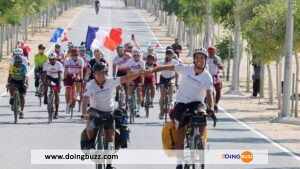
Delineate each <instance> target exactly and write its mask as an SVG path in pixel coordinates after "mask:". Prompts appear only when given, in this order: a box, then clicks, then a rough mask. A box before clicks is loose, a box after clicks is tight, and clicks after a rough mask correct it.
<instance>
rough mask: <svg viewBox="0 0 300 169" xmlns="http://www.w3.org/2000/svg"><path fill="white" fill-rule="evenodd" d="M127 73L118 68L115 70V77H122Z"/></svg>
mask: <svg viewBox="0 0 300 169" xmlns="http://www.w3.org/2000/svg"><path fill="white" fill-rule="evenodd" d="M126 75H127V71H122V70H119V71H117V77H123V76H126Z"/></svg>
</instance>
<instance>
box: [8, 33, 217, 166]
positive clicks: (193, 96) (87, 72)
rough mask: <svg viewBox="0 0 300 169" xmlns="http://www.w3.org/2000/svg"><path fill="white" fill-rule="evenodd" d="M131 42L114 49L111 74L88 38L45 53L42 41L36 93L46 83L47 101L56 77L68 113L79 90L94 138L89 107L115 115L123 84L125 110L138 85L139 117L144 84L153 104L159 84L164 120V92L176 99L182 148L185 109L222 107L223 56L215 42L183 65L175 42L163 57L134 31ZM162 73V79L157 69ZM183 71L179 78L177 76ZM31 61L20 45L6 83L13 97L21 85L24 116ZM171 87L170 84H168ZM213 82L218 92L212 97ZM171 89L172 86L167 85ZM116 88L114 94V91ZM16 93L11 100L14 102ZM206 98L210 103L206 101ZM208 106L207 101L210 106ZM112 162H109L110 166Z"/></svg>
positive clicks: (109, 132)
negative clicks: (139, 40)
mask: <svg viewBox="0 0 300 169" xmlns="http://www.w3.org/2000/svg"><path fill="white" fill-rule="evenodd" d="M132 41H133V42H134V44H135V48H136V49H134V45H133V44H132V43H131V42H128V43H125V44H124V45H119V46H118V47H117V48H116V53H117V56H115V57H114V58H113V65H112V75H113V77H112V78H110V77H109V75H108V71H109V64H108V62H107V61H106V60H105V59H104V57H103V53H102V51H101V49H95V50H94V51H93V52H92V51H91V50H90V49H86V47H85V44H84V42H82V43H81V44H80V45H79V46H78V47H75V46H74V44H73V43H72V42H68V51H67V52H64V51H63V50H62V49H61V45H59V44H55V49H54V50H53V51H52V52H51V53H50V54H49V55H48V56H46V54H45V49H46V47H45V45H43V44H40V45H38V50H39V52H38V53H37V54H36V55H35V56H34V65H35V70H34V72H35V88H36V95H38V86H39V85H40V83H42V84H43V85H44V91H43V95H44V104H47V103H48V100H47V92H48V86H49V84H50V83H51V82H52V83H54V84H56V85H57V86H58V88H59V89H61V87H62V82H63V84H64V86H65V88H66V90H65V100H66V109H65V112H66V113H69V112H70V104H72V103H71V100H72V99H71V98H70V96H71V95H70V94H71V93H72V92H75V97H76V100H82V110H81V111H82V117H83V118H84V119H86V128H87V135H88V138H89V139H91V140H92V139H93V138H94V137H95V133H94V132H93V129H94V128H95V124H94V123H93V119H91V118H90V116H89V113H88V112H89V111H88V107H89V109H91V108H93V109H96V110H97V111H98V112H100V113H109V114H113V111H114V101H113V100H115V101H118V100H119V91H120V86H124V89H125V94H126V99H125V100H126V101H125V103H126V104H125V105H126V109H127V104H128V101H129V100H130V99H131V97H132V96H131V90H132V87H133V86H135V87H136V88H137V92H136V94H137V110H136V114H135V115H136V117H139V116H140V109H141V107H142V106H143V105H144V97H145V90H146V86H148V85H149V86H150V91H151V92H150V93H151V94H150V97H151V98H150V105H151V106H153V99H154V96H155V86H157V87H159V88H160V99H159V108H160V112H159V118H160V119H162V118H163V116H164V114H163V111H162V109H163V105H164V98H165V97H164V96H165V95H166V94H167V93H168V94H169V96H170V99H171V103H172V104H174V113H173V114H172V118H173V119H174V120H175V123H176V125H177V128H178V130H177V137H176V149H183V140H184V136H185V130H186V127H185V126H186V124H187V123H188V121H187V119H184V118H183V117H182V113H183V112H184V111H185V110H186V109H194V110H199V111H200V110H201V109H206V108H207V107H209V108H211V109H213V110H214V111H215V112H216V111H217V110H218V108H217V103H218V101H219V99H220V96H221V95H220V90H221V87H222V85H221V84H222V82H221V80H220V78H219V75H218V73H219V71H220V70H222V69H223V66H222V61H221V59H220V57H218V56H216V51H215V48H214V47H209V48H208V50H206V49H204V48H200V49H195V50H194V51H193V64H183V62H182V61H181V60H180V59H179V58H178V55H177V54H176V53H175V52H174V50H173V48H172V47H171V46H169V47H167V48H166V52H165V58H164V59H162V60H161V61H158V57H157V54H156V53H155V51H154V47H153V45H152V44H149V45H148V47H147V51H145V52H142V51H141V48H140V46H139V45H138V44H137V43H136V41H135V38H134V36H133V37H132ZM158 72H160V77H159V79H158V77H157V76H158V75H157V73H158ZM178 74H181V75H182V78H181V81H180V83H179V78H178V77H179V76H178ZM28 80H29V77H28V60H27V58H26V57H24V54H23V50H22V49H21V48H16V49H15V50H14V52H13V56H12V58H11V61H10V68H9V77H8V85H7V86H8V88H9V92H10V95H11V96H12V95H13V93H14V90H18V91H19V93H20V100H21V113H20V118H24V113H23V111H24V105H25V97H24V96H25V94H26V90H27V87H28ZM166 86H168V87H166ZM213 87H214V88H215V91H216V98H215V101H214V96H213ZM166 89H168V91H167V90H166ZM176 89H177V97H176V100H175V101H173V99H172V98H173V94H174V91H176ZM114 91H115V92H116V95H115V98H114V99H113V97H114V96H113V93H114ZM59 92H60V90H57V91H56V92H55V113H54V117H53V118H54V119H56V118H58V110H59V103H60V100H59ZM13 102H14V100H13V97H11V98H10V101H9V103H10V104H13ZM205 102H206V103H207V104H205ZM206 105H207V106H206ZM104 129H105V133H106V134H105V138H106V140H107V141H108V143H109V144H108V145H109V146H108V148H113V144H112V142H113V138H114V132H113V131H114V120H113V118H107V119H106V121H104ZM181 163H182V161H181V159H180V158H179V159H178V166H177V168H178V169H180V168H182V165H181ZM109 167H111V165H110V166H108V167H107V168H109Z"/></svg>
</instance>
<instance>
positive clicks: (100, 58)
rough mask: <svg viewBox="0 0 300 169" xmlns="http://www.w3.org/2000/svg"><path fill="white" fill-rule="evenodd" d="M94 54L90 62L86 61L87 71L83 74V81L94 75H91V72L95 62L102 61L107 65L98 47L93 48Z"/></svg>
mask: <svg viewBox="0 0 300 169" xmlns="http://www.w3.org/2000/svg"><path fill="white" fill-rule="evenodd" d="M94 55H95V58H94V59H91V60H90V62H89V63H88V66H87V71H86V74H85V76H84V81H85V82H88V81H90V80H92V79H94V76H93V73H92V68H93V66H94V65H95V64H96V63H99V62H103V63H105V64H107V66H108V63H107V62H106V60H105V59H104V58H103V54H102V52H101V50H100V49H95V50H94Z"/></svg>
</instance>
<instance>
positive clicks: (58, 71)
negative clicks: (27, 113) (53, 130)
mask: <svg viewBox="0 0 300 169" xmlns="http://www.w3.org/2000/svg"><path fill="white" fill-rule="evenodd" d="M56 58H57V56H56V54H55V53H50V55H49V61H48V62H47V63H45V64H44V66H43V72H44V78H43V79H44V86H45V87H44V104H48V99H47V98H48V97H47V93H48V86H49V85H50V84H51V82H53V83H54V84H55V85H56V86H57V87H58V90H57V91H54V96H55V113H54V119H57V117H58V107H59V92H60V89H61V79H62V71H63V65H62V64H61V63H60V62H59V61H56Z"/></svg>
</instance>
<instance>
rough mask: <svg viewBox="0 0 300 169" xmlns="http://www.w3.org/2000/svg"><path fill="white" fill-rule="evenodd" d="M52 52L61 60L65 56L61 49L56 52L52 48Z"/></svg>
mask: <svg viewBox="0 0 300 169" xmlns="http://www.w3.org/2000/svg"><path fill="white" fill-rule="evenodd" d="M53 53H55V54H56V56H57V57H56V58H57V59H59V60H62V59H63V58H65V52H64V51H63V50H60V51H59V52H58V53H57V52H56V51H55V50H54V51H53Z"/></svg>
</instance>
